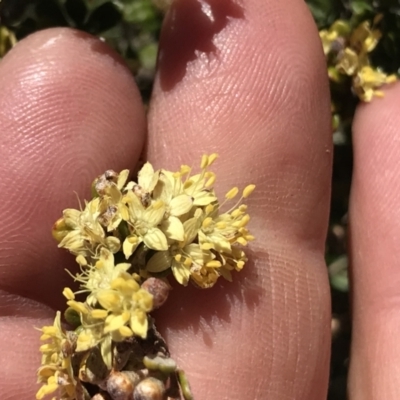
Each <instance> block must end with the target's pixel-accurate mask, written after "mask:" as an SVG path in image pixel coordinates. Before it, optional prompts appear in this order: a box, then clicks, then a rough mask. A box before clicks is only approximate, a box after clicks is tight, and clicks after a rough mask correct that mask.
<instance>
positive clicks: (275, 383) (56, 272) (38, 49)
mask: <svg viewBox="0 0 400 400" xmlns="http://www.w3.org/2000/svg"><path fill="white" fill-rule="evenodd" d="M196 1H197V0H186V3H185V2H184V0H177V1H176V2H175V4H174V5H173V6H172V9H171V10H170V14H169V15H167V17H166V21H165V24H164V28H163V35H164V36H162V38H161V46H162V47H161V52H160V61H159V67H160V73H159V74H158V76H157V79H156V83H155V89H154V94H153V98H152V103H151V106H150V112H149V115H148V117H147V120H146V117H145V113H144V110H143V106H142V104H141V100H140V96H139V92H138V90H137V88H136V86H135V84H134V81H133V80H132V78H131V77H130V74H129V71H128V70H127V68H125V67H124V66H123V63H122V61H121V60H120V59H119V57H118V56H116V55H115V54H114V53H113V52H112V51H111V50H109V49H108V48H107V47H106V45H105V44H103V43H101V42H100V41H98V40H97V39H94V38H92V37H90V36H88V35H85V34H81V33H77V32H74V31H71V30H67V29H53V30H47V31H43V32H39V33H37V34H35V35H32V36H31V37H29V38H27V39H25V40H23V41H22V42H20V43H19V44H18V45H17V46H16V47H15V48H14V49H13V50H12V51H11V52H10V53H9V54H8V55H7V56H6V57H5V58H4V59H3V60H2V61H1V63H0V86H1V88H2V90H1V91H0V104H2V107H1V108H0V126H1V128H2V129H1V131H0V135H1V140H0V171H1V177H2V179H0V204H2V207H1V208H0V221H1V222H2V229H1V231H0V244H1V249H2V251H1V253H0V290H1V291H0V351H1V354H2V360H3V364H2V369H1V370H2V374H1V375H0V387H1V393H2V399H4V400H11V399H21V398H33V397H34V393H35V391H36V390H37V386H36V384H35V371H36V368H37V367H38V365H39V357H40V356H39V352H38V346H39V340H38V339H39V335H40V334H39V332H37V331H35V330H34V329H33V327H34V326H36V327H40V326H42V325H46V324H50V323H51V322H52V319H53V316H54V309H63V307H64V305H63V304H64V301H63V299H62V296H61V290H62V288H63V287H64V285H65V284H66V282H69V279H68V275H67V274H66V273H65V271H64V268H66V267H68V266H71V265H73V264H74V262H73V260H72V258H71V257H70V256H68V255H67V254H65V253H64V252H62V251H61V250H58V249H57V248H56V245H55V243H54V242H53V240H52V239H51V233H50V230H51V225H52V224H53V222H54V221H55V220H56V219H57V218H58V217H59V216H60V214H61V210H62V209H63V208H66V207H76V205H77V200H76V196H75V194H74V191H76V192H77V193H78V195H79V197H80V198H81V199H82V198H85V197H86V198H88V196H89V190H88V188H89V186H90V183H91V181H92V179H93V178H94V177H95V176H96V175H98V174H100V173H102V172H104V170H105V169H109V168H112V169H114V170H121V169H123V168H130V169H134V168H135V165H136V163H137V161H138V159H139V156H140V154H141V153H142V152H143V151H144V153H143V154H144V156H145V157H146V158H148V159H149V160H150V161H152V162H153V163H154V164H155V167H164V166H165V167H167V168H169V169H174V168H176V167H177V166H179V165H180V164H181V163H185V164H191V163H192V162H193V160H198V159H199V157H200V155H201V154H203V153H208V154H209V153H211V152H214V151H216V152H218V153H219V154H220V156H221V157H220V159H219V160H218V162H217V163H216V164H215V169H216V172H217V174H218V179H219V184H218V185H217V186H216V187H217V188H218V190H220V194H223V193H225V191H226V190H227V189H228V188H230V187H232V186H233V185H238V186H239V187H243V186H245V185H246V184H248V183H249V182H252V183H255V184H256V185H257V190H256V191H255V192H254V195H253V196H252V197H251V198H250V199H249V200H250V201H249V207H250V210H251V215H252V216H253V219H252V220H251V221H250V227H251V229H252V231H254V233H255V235H256V237H257V240H256V241H255V242H254V244H252V251H251V261H250V265H249V268H247V270H246V271H243V273H242V274H240V275H236V276H235V282H234V283H233V284H232V285H227V284H224V283H222V284H221V285H218V286H217V287H215V288H214V289H212V290H210V291H200V290H195V289H194V288H189V289H188V290H184V289H181V288H175V290H173V292H172V294H171V298H170V299H169V300H168V303H167V304H166V305H165V306H164V309H163V312H162V313H159V314H157V315H156V318H157V320H158V321H159V325H160V328H161V330H162V331H163V333H164V334H165V336H166V339H167V341H168V343H169V345H170V349H171V352H172V354H173V356H174V358H176V359H177V361H178V362H179V364H180V365H181V366H182V367H183V368H184V369H185V370H186V371H187V374H188V377H189V380H190V382H191V384H192V388H193V392H194V394H195V396H196V399H197V400H203V399H209V398H216V399H230V400H239V399H296V400H298V399H299V400H301V399H304V400H314V399H325V398H326V390H327V384H328V367H329V348H330V301H329V286H328V281H327V277H326V268H325V266H324V258H323V255H324V241H325V235H326V228H327V221H328V212H329V196H330V176H331V157H332V148H331V135H330V105H329V93H328V85H327V77H326V73H325V63H324V57H323V54H322V49H321V45H320V42H319V38H318V32H317V29H316V27H315V26H314V23H313V21H312V18H311V16H310V14H309V12H308V10H307V8H306V5H305V3H304V2H303V1H302V0H286V1H285V2H282V1H278V0H243V1H241V2H234V3H233V2H229V1H227V0H224V2H223V3H224V4H225V6H224V7H219V6H218V5H217V4H216V0H214V1H211V0H210V1H207V2H206V3H208V4H209V6H210V7H209V10H210V9H211V11H212V12H213V13H214V14H212V15H214V17H215V18H214V21H215V24H216V25H215V24H213V23H210V22H208V21H207V20H206V19H205V17H204V13H205V10H204V9H201V8H200V10H199V8H198V7H197V6H196V4H195V2H196ZM203 3H204V2H203ZM232 4H235V5H236V6H237V5H239V6H238V7H239V8H240V9H239V8H238V7H236V8H235V6H234V5H232ZM188 10H189V11H190V12H191V13H192V14H191V18H192V20H191V21H192V23H191V24H188V23H187V22H185V21H184V18H182V15H183V14H182V13H187V12H189V11H188ZM206 11H207V10H206ZM207 12H208V11H207ZM208 18H209V17H208ZM211 22H212V21H211ZM174 24H175V26H174ZM176 24H177V25H176ZM191 26H192V27H202V29H197V30H196V36H195V37H193V38H191V40H188V39H185V38H187V37H189V36H190V33H191V32H190V29H191ZM174 29H175V30H177V31H178V32H180V35H179V37H180V39H181V40H182V41H185V40H188V42H187V41H185V44H184V45H183V44H182V46H181V47H180V48H179V46H178V48H176V47H175V48H172V46H176V44H175V43H174V41H173V40H171V35H172V34H171V32H172V31H174ZM163 37H164V39H163ZM173 37H174V35H172V38H173ZM168 38H169V39H168ZM180 51H181V52H182V54H180V53H179V52H180ZM171 53H172V54H174V57H169V56H168V55H169V54H171ZM166 54H167V56H166ZM162 57H164V59H162ZM165 57H166V58H165ZM165 59H167V60H168V63H167V66H166V64H165ZM163 60H164V61H163ZM174 60H176V61H175V62H176V64H174ZM174 67H176V70H174ZM398 92H399V89H398V87H397V86H395V87H394V88H393V89H392V90H391V91H390V92H389V93H388V96H387V97H386V98H385V99H384V100H382V101H380V102H373V103H372V104H371V105H368V106H365V107H363V108H362V109H361V110H360V111H359V113H358V114H357V118H356V125H355V148H356V158H355V162H356V168H355V186H354V189H353V194H352V209H351V211H352V216H351V218H353V219H352V245H353V246H355V247H354V248H353V250H352V254H353V256H354V262H353V278H354V283H355V284H354V287H355V293H354V316H355V327H354V328H355V329H354V349H353V355H354V358H353V360H352V364H351V372H352V374H351V377H352V383H351V386H350V388H351V393H352V395H353V397H354V398H355V399H358V398H360V399H369V398H370V399H374V398H379V396H378V395H377V393H383V392H382V388H384V387H387V388H388V389H387V390H386V392H385V394H386V396H385V397H384V398H385V399H392V398H393V399H395V398H396V396H395V389H394V384H393V386H390V385H387V383H388V382H389V381H390V382H391V380H392V381H393V375H391V374H394V372H391V371H395V370H396V368H395V367H394V365H395V364H394V363H395V362H396V357H397V356H396V355H397V349H398V346H397V345H394V341H395V336H396V335H394V334H393V332H395V328H396V326H397V325H396V321H397V320H398V318H396V312H395V308H396V307H395V304H396V296H395V292H396V289H395V287H396V285H395V282H396V277H397V275H398V273H397V272H396V267H395V265H396V262H395V260H398V259H399V257H397V252H396V246H395V241H394V240H393V241H388V243H387V244H385V246H386V247H384V246H383V244H382V243H381V242H377V241H374V242H372V239H371V237H373V238H375V236H371V232H374V234H375V233H379V232H381V233H382V235H383V237H384V238H385V237H386V238H387V235H388V234H387V235H386V236H385V232H388V231H386V228H387V226H389V228H390V229H392V231H391V232H395V230H396V221H397V220H396V218H397V214H395V218H391V214H390V212H391V211H392V210H393V209H394V208H395V206H394V205H395V204H396V202H395V200H396V199H397V196H398V192H399V190H398V189H397V188H398V185H397V184H396V182H397V180H398V178H397V176H398V172H397V174H396V171H398V166H397V164H396V160H397V159H398V158H397V157H396V154H397V153H396V151H397V147H398V146H397V142H396V141H394V140H393V138H394V137H395V133H396V126H398V124H397V123H396V122H397V121H396V118H398V117H397V115H399V113H396V112H395V107H396V104H398V101H397V100H398V96H399V95H398V94H397V93H398ZM378 103H379V104H378ZM373 115H374V117H372V116H373ZM375 115H378V116H381V119H378V122H376V120H375ZM382 120H384V121H386V122H385V123H384V124H381V123H380V122H381V121H382ZM374 121H375V122H374ZM378 133H380V134H381V135H382V136H383V137H384V138H385V140H382V141H378V140H376V138H375V135H377V134H378ZM364 134H365V135H364ZM385 135H386V136H385ZM374 138H375V139H374ZM145 139H146V147H145V149H144V150H143V146H144V141H145ZM393 143H395V145H393ZM389 147H391V150H390V154H391V157H388V158H387V159H386V157H385V155H386V154H388V152H389ZM358 163H362V164H365V166H363V167H361V168H360V167H359V166H358ZM377 164H378V165H380V166H379V167H376V165H377ZM382 176H383V177H385V179H383V180H380V181H379V177H382ZM367 181H368V182H367ZM378 181H379V182H380V183H379V184H380V186H379V190H378V191H377V190H376V185H377V182H378ZM387 193H389V194H387ZM377 211H378V213H379V217H381V216H383V218H376V212H377ZM371 217H374V218H371ZM371 221H372V222H371ZM382 221H384V222H385V227H384V226H383V225H382ZM397 247H398V246H397ZM397 251H398V250H397ZM367 253H370V254H371V256H370V257H366V256H365V254H367ZM361 255H363V257H361ZM385 261H387V262H385ZM377 264H379V267H380V268H376V267H377ZM382 265H383V266H384V268H382V267H381V266H382ZM378 278H379V279H378ZM389 289H390V290H389ZM370 290H372V294H373V295H374V296H373V298H372V300H371V299H370V300H369V301H366V299H367V296H368V294H369V293H370ZM361 305H363V307H361ZM364 305H365V306H364ZM381 307H382V310H384V311H382V312H379V313H378V312H376V310H381ZM371 315H374V316H378V319H376V320H373V319H372V318H371ZM387 327H388V329H390V330H386V328H387ZM378 343H380V344H381V345H382V348H378ZM392 344H393V346H392V348H391V347H389V346H390V345H392ZM383 346H387V347H383ZM379 349H382V350H379ZM393 349H394V351H393ZM378 350H379V351H378ZM390 353H393V354H390ZM382 361H384V362H385V368H383V369H382V371H378V372H376V375H375V376H376V377H377V379H375V380H374V379H371V377H372V376H373V372H375V371H374V369H373V367H374V363H375V362H379V363H380V364H379V365H381V364H382ZM394 382H395V381H394ZM397 386H398V385H397ZM364 388H367V389H373V391H372V392H371V391H370V392H367V389H365V391H364ZM367 393H373V395H367ZM357 396H358V397H357ZM368 396H369V397H368ZM380 398H383V397H380Z"/></svg>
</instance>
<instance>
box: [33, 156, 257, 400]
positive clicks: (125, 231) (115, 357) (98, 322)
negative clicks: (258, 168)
mask: <svg viewBox="0 0 400 400" xmlns="http://www.w3.org/2000/svg"><path fill="white" fill-rule="evenodd" d="M216 158H217V155H216V154H211V155H209V156H206V155H205V156H203V158H202V160H201V165H200V172H199V173H197V174H192V171H191V168H190V167H188V166H187V165H182V166H181V168H180V170H179V171H176V172H171V171H167V170H164V169H160V170H158V171H154V169H153V167H152V165H151V164H150V163H146V164H145V165H144V166H143V168H142V169H141V170H140V172H139V174H138V178H137V182H133V181H131V182H127V181H128V175H129V171H128V170H124V171H121V172H120V173H116V172H114V171H112V170H109V171H106V172H105V173H104V174H103V175H101V176H99V177H98V178H97V179H96V180H95V181H94V182H93V185H92V193H93V198H92V200H90V201H89V202H85V207H84V208H83V209H81V210H75V209H66V210H64V212H63V216H62V218H60V219H59V220H58V221H56V223H55V224H54V227H53V236H54V238H55V239H56V240H57V241H58V242H59V245H58V246H59V247H62V248H65V249H67V250H69V251H70V252H71V253H72V254H74V255H75V256H76V262H77V263H78V265H79V267H80V272H79V273H77V274H76V275H73V274H71V273H70V275H71V276H72V277H73V279H74V280H75V281H77V282H79V284H80V289H79V290H78V291H77V292H73V291H72V290H71V289H70V288H65V289H64V291H63V295H64V297H65V298H66V299H67V306H68V308H67V310H66V311H65V313H64V316H65V319H66V322H67V323H68V324H69V326H70V328H68V329H65V328H64V327H63V325H62V324H61V313H60V312H57V314H56V318H55V320H54V324H53V325H52V326H45V327H43V328H42V329H41V332H42V336H41V340H42V341H44V342H45V344H43V345H42V346H41V347H40V351H41V353H42V363H41V364H42V365H41V367H40V368H39V370H38V381H39V383H41V384H42V386H41V388H40V389H39V391H38V392H37V394H36V398H37V399H38V400H40V399H43V398H44V397H46V396H47V395H50V394H53V395H55V396H56V397H54V399H60V400H74V399H76V400H89V399H92V400H109V399H112V400H151V399H152V400H162V399H182V397H183V398H184V399H185V400H190V399H192V398H193V396H192V394H191V391H190V387H189V384H188V382H187V379H186V376H185V374H184V372H183V371H182V370H180V369H179V368H178V367H177V365H176V363H175V361H174V360H173V359H172V358H171V357H170V354H169V351H168V347H167V345H166V343H165V341H164V339H163V338H162V337H161V335H160V334H159V333H158V331H157V330H156V328H155V325H154V320H153V318H152V317H151V316H150V313H151V311H153V310H154V309H156V308H159V307H161V306H162V305H163V304H164V303H165V301H166V300H167V297H168V293H169V290H170V285H169V282H168V279H169V278H170V277H173V278H174V279H175V280H176V281H177V282H178V283H180V284H181V285H184V286H186V285H188V284H189V283H192V284H194V285H195V286H197V287H199V288H205V289H206V288H211V287H212V286H214V285H215V283H216V282H217V280H218V279H219V278H220V277H223V278H225V279H227V280H228V281H231V280H232V272H233V271H234V270H236V271H240V270H241V269H242V268H243V266H244V265H245V263H246V261H247V258H246V255H245V253H244V251H243V247H244V246H246V245H247V244H248V242H249V241H251V240H253V239H254V237H253V236H252V235H251V234H250V233H249V231H248V229H247V224H248V222H249V220H250V217H249V215H248V213H247V206H246V205H245V204H243V200H244V199H246V198H247V197H248V196H249V195H250V194H251V193H252V192H253V190H254V188H255V186H254V185H249V186H247V187H246V188H244V190H243V192H242V195H241V196H240V198H239V199H238V200H237V201H236V202H235V203H234V205H233V206H232V207H230V209H229V210H227V211H224V212H222V211H221V209H222V208H224V207H225V203H227V202H230V201H232V200H233V199H234V198H236V197H237V195H238V193H239V189H238V188H236V187H234V188H232V189H231V190H229V191H228V193H226V195H225V201H224V202H223V203H222V204H220V203H219V201H218V198H217V196H216V194H215V191H214V189H213V186H214V182H215V179H216V175H215V173H214V172H212V171H210V166H211V165H212V164H213V162H214V161H215V159H216ZM82 294H84V295H85V296H86V297H85V300H84V301H79V300H78V297H79V296H80V295H82Z"/></svg>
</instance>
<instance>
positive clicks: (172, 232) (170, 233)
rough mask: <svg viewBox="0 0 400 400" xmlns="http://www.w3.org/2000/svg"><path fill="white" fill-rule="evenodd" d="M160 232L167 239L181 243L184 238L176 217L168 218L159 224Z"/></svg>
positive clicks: (183, 231)
mask: <svg viewBox="0 0 400 400" xmlns="http://www.w3.org/2000/svg"><path fill="white" fill-rule="evenodd" d="M161 230H162V231H163V232H164V233H165V236H167V238H168V239H174V240H178V241H182V240H183V239H184V237H185V230H184V228H183V224H182V222H181V220H180V219H179V218H178V217H173V216H170V217H169V218H168V219H166V220H165V221H163V223H162V224H161Z"/></svg>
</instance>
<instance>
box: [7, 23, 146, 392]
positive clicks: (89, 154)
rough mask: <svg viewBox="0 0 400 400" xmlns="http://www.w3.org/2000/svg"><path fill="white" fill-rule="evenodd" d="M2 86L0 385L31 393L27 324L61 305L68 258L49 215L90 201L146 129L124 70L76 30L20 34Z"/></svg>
mask: <svg viewBox="0 0 400 400" xmlns="http://www.w3.org/2000/svg"><path fill="white" fill-rule="evenodd" d="M0 85H1V88H2V90H1V92H0V104H2V107H1V108H0V126H1V127H2V129H1V132H0V135H1V144H0V172H1V176H2V179H1V180H0V204H1V205H2V206H1V209H0V220H1V221H2V229H1V232H0V243H1V245H2V251H1V253H0V274H1V278H0V304H1V306H0V325H1V327H0V352H1V354H3V356H4V357H5V358H4V360H6V362H7V365H6V366H4V365H3V368H2V374H1V378H0V387H1V392H2V397H3V398H4V399H6V400H9V399H20V398H24V397H26V398H32V397H33V393H34V392H35V390H36V389H37V388H36V387H35V386H36V385H35V380H36V379H35V376H34V374H35V370H36V369H37V367H38V365H39V358H40V356H39V352H38V347H39V336H40V334H39V332H36V331H35V330H34V329H33V327H34V326H37V327H40V326H42V325H44V324H48V323H49V321H50V320H49V319H48V318H49V317H50V318H51V319H53V318H54V311H53V310H51V309H50V308H53V309H54V308H59V309H60V308H61V309H63V308H64V300H65V299H64V300H63V299H62V295H61V292H62V287H63V286H64V285H66V284H67V282H68V285H69V284H70V277H69V276H68V275H67V274H66V273H65V271H64V268H66V267H69V266H70V265H71V261H72V258H71V257H70V256H68V255H67V254H66V253H65V252H63V251H61V250H58V249H57V245H56V243H55V242H54V240H53V239H52V237H51V227H52V225H53V223H54V221H55V220H56V219H57V218H59V217H60V216H61V213H62V210H63V209H64V208H67V207H74V206H76V207H77V206H78V204H77V203H78V202H77V199H76V196H77V195H78V197H79V198H81V199H83V198H88V196H89V195H90V193H89V188H90V183H91V181H92V180H93V178H94V177H96V176H97V175H99V174H101V173H103V172H104V171H105V170H106V169H115V170H117V171H118V170H121V169H123V168H131V167H133V166H135V164H136V162H137V160H138V157H139V155H140V153H141V151H142V144H143V141H144V134H145V130H146V128H145V115H144V111H143V107H142V102H141V99H140V95H139V92H138V90H137V88H136V86H135V83H134V81H133V80H132V77H131V74H130V72H129V71H128V69H127V68H126V67H125V66H124V65H123V63H122V61H121V59H120V58H119V57H118V56H117V55H116V54H114V53H113V52H112V51H111V50H110V49H109V48H108V47H107V46H106V45H105V44H104V43H102V42H101V41H100V40H98V39H95V38H93V37H91V36H89V35H86V34H83V33H81V32H77V31H72V30H67V29H54V30H47V31H42V32H39V33H37V34H34V35H32V36H30V37H28V38H27V39H25V40H23V41H21V42H20V43H19V44H17V46H16V47H15V48H14V49H13V50H12V51H11V52H10V53H9V54H8V55H7V56H6V57H5V58H4V59H3V60H2V61H1V63H0ZM75 192H76V193H75ZM45 320H46V322H47V323H44V321H45ZM7 355H9V357H8V356H7Z"/></svg>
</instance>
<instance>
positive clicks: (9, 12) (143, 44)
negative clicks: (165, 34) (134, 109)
mask: <svg viewBox="0 0 400 400" xmlns="http://www.w3.org/2000/svg"><path fill="white" fill-rule="evenodd" d="M161 22H162V13H161V12H160V11H159V10H158V9H157V8H156V7H155V6H154V5H153V3H152V2H151V1H150V0H111V1H110V0H2V1H1V2H0V26H2V27H7V28H8V29H9V30H10V31H11V32H12V33H14V35H15V37H16V39H17V40H21V39H22V38H24V37H25V36H27V35H29V34H31V33H33V32H36V31H38V30H41V29H46V28H51V27H71V28H75V29H79V30H82V31H85V32H88V33H90V34H93V35H97V36H99V37H101V38H102V39H103V40H105V41H106V42H107V43H108V44H109V45H110V46H111V47H113V48H114V49H115V50H117V51H118V52H119V53H120V54H121V55H122V56H123V57H124V58H125V60H126V62H127V64H128V66H129V67H130V69H131V71H132V73H133V74H134V76H135V78H136V80H137V83H138V85H139V88H140V90H141V92H142V96H143V99H144V100H145V101H147V100H148V99H149V96H150V93H151V88H152V83H153V79H154V71H155V64H156V56H157V46H158V36H159V33H160V28H161Z"/></svg>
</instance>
